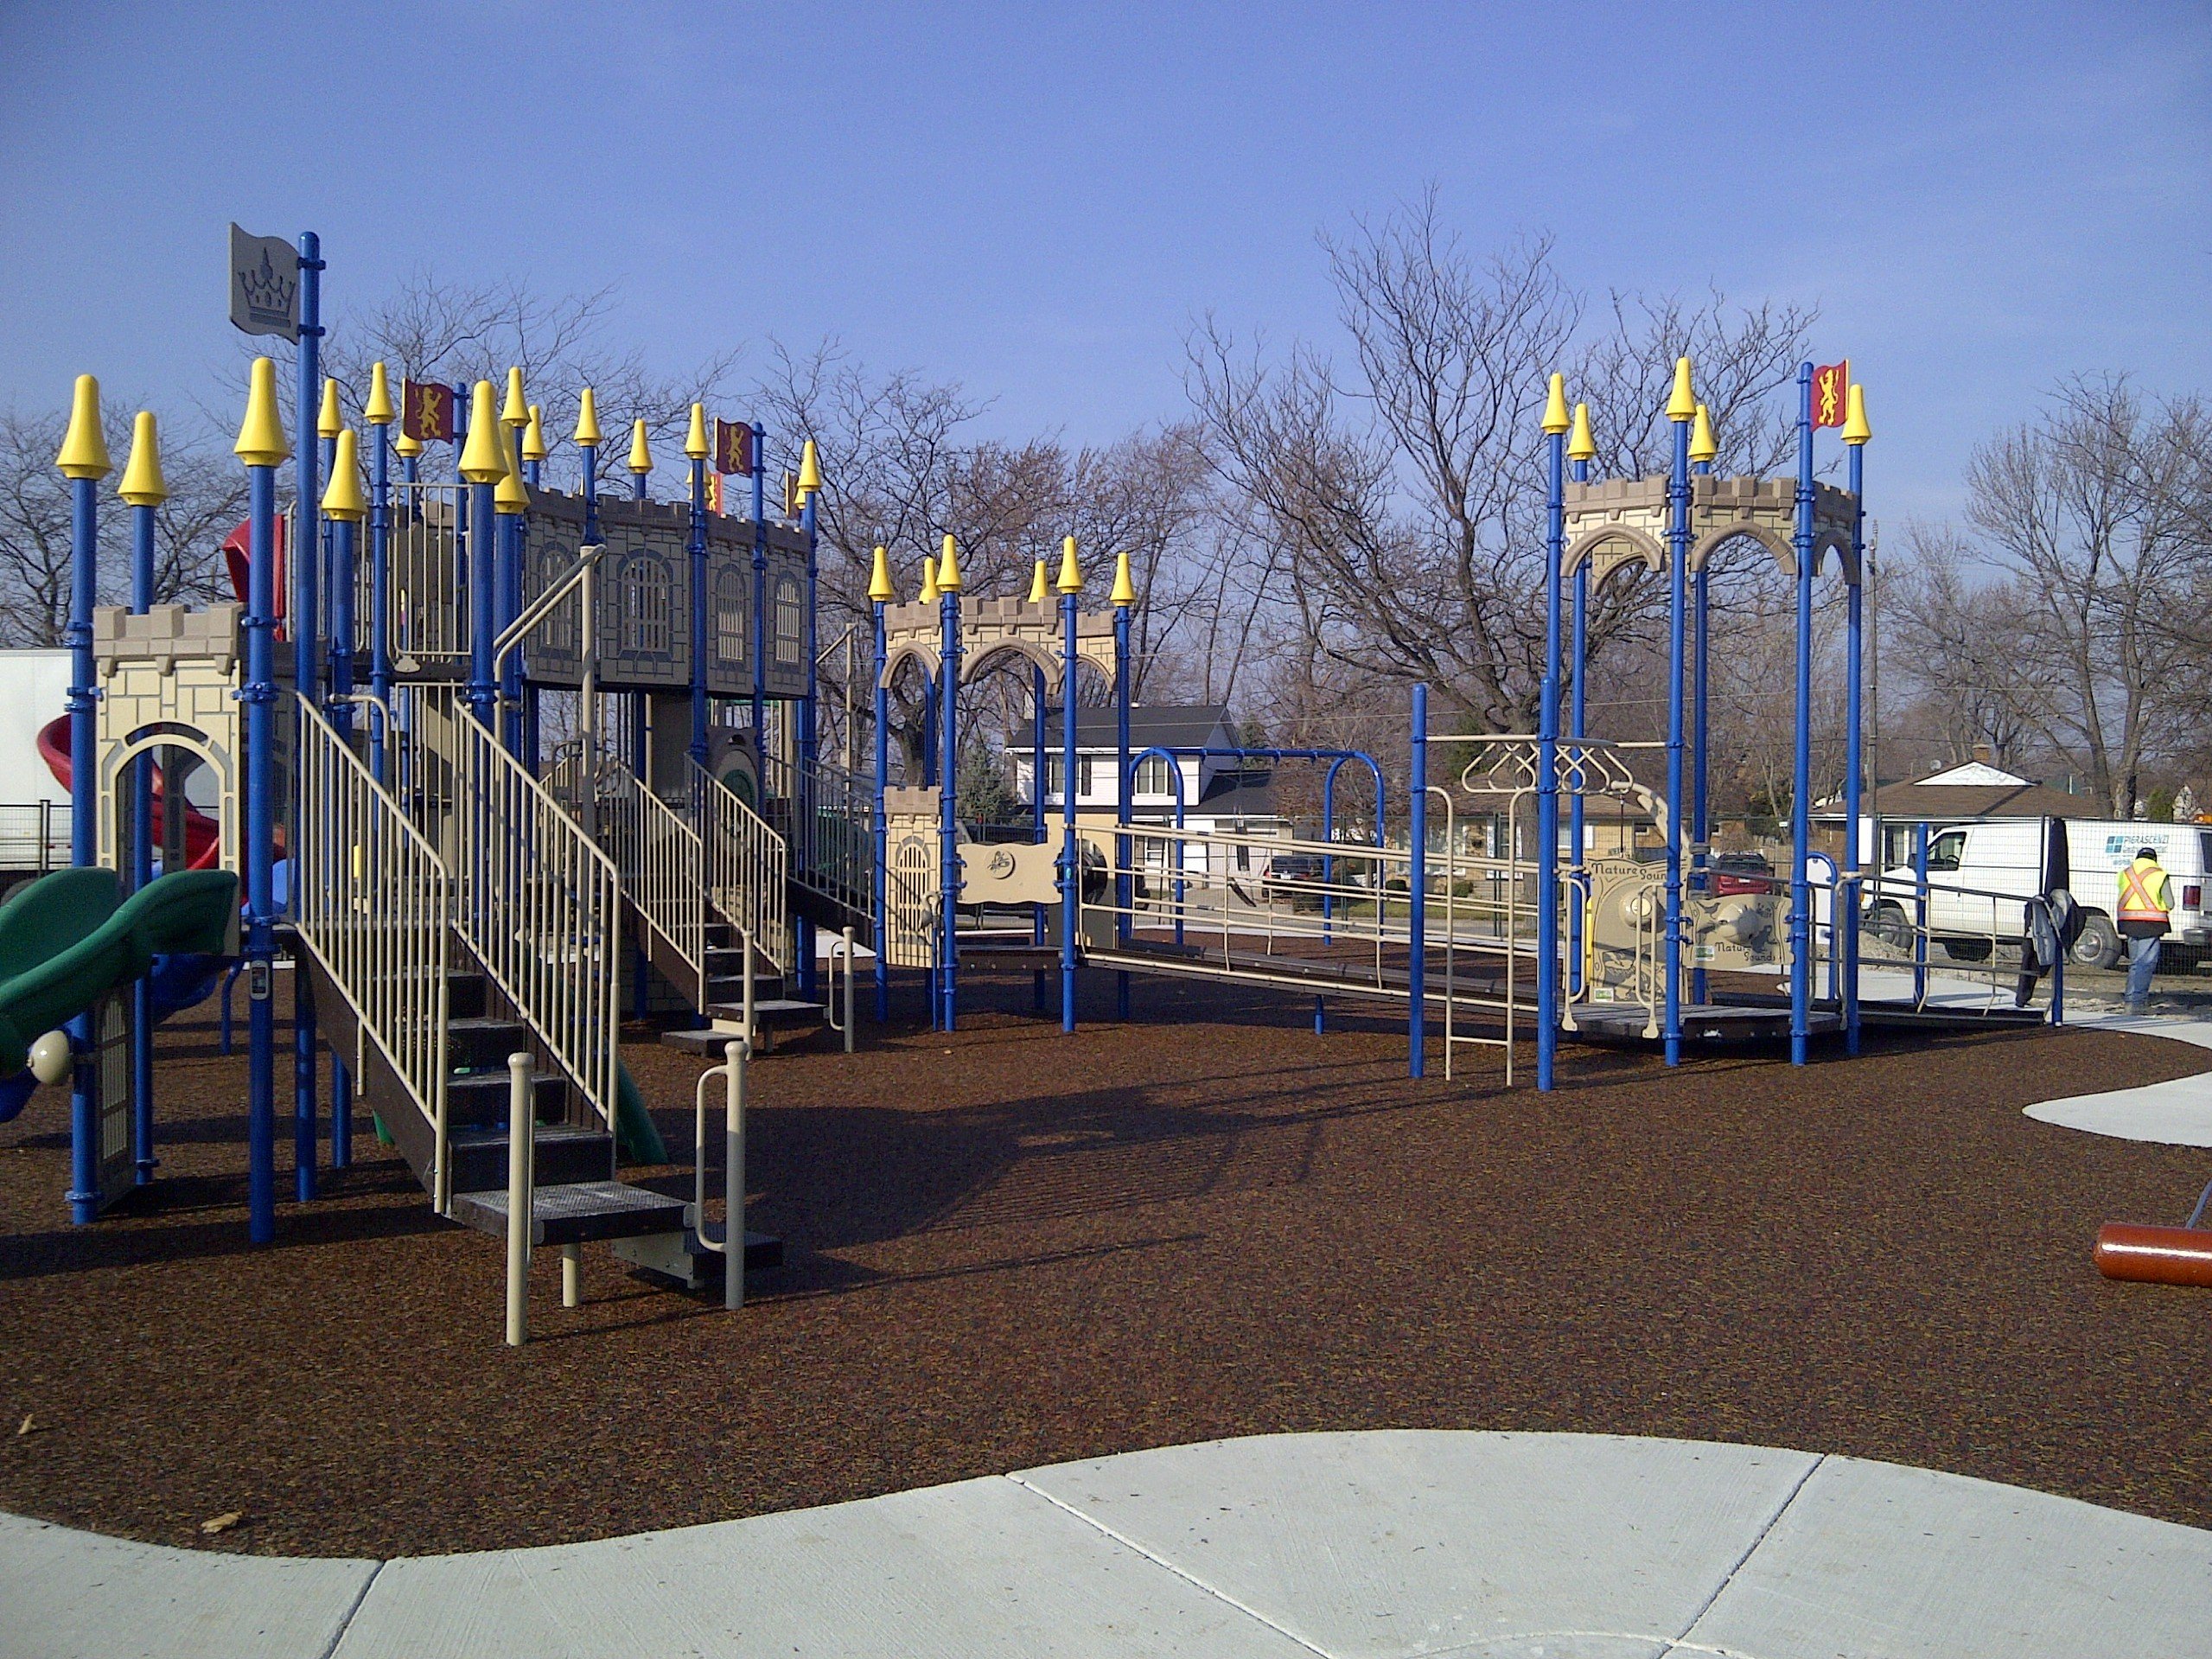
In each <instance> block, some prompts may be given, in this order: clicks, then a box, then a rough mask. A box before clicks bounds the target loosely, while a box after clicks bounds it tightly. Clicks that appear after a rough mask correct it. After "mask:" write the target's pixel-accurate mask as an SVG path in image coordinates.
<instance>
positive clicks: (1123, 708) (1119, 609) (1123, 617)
mask: <svg viewBox="0 0 2212 1659" xmlns="http://www.w3.org/2000/svg"><path fill="white" fill-rule="evenodd" d="M1113 730H1114V740H1113V755H1114V789H1113V795H1114V800H1113V821H1114V823H1115V825H1116V826H1117V827H1118V828H1119V830H1121V831H1126V830H1127V829H1128V827H1129V607H1128V606H1127V605H1116V606H1115V607H1114V608H1113ZM1069 787H1071V788H1072V787H1074V780H1073V779H1070V780H1069ZM1130 852H1131V841H1130V838H1129V837H1128V835H1127V834H1125V833H1117V834H1116V835H1115V837H1114V838H1113V872H1114V873H1113V908H1114V917H1113V937H1114V942H1115V943H1116V944H1117V945H1119V947H1120V948H1122V949H1124V950H1126V949H1128V948H1129V935H1130V932H1131V929H1130V925H1129V924H1130V920H1131V916H1130V911H1131V908H1132V907H1133V906H1134V905H1135V903H1136V900H1137V895H1136V889H1135V883H1134V880H1133V878H1132V877H1131V871H1130V868H1129V858H1130ZM1177 937H1178V939H1180V937H1181V930H1180V929H1178V930H1177ZM1113 1017H1114V1018H1116V1019H1121V1020H1125V1019H1127V1018H1129V974H1128V971H1127V970H1126V969H1123V970H1120V971H1119V972H1117V973H1115V974H1114V976H1113Z"/></svg>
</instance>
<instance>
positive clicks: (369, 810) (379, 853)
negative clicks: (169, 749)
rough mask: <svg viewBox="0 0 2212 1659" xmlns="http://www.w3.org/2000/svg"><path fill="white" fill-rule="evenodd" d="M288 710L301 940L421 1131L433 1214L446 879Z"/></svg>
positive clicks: (430, 852) (320, 725)
mask: <svg viewBox="0 0 2212 1659" xmlns="http://www.w3.org/2000/svg"><path fill="white" fill-rule="evenodd" d="M298 713H299V726H298V731H299V744H300V754H299V760H300V807H301V810H300V812H299V813H298V814H297V815H296V821H297V823H298V825H299V831H298V836H299V842H298V846H297V848H296V856H297V858H298V863H297V865H296V883H297V889H298V894H299V916H298V920H299V931H300V937H301V939H302V941H304V942H305V944H306V946H307V948H309V950H310V951H312V952H314V954H315V956H316V960H318V961H319V962H321V963H322V968H323V971H324V972H325V973H327V974H328V975H329V977H330V979H331V982H332V983H333V984H335V986H337V987H338V989H339V991H340V992H341V994H342V995H343V996H344V997H345V999H346V1000H347V1003H348V1004H349V1005H351V1006H352V1008H353V1011H354V1018H355V1019H356V1020H357V1021H358V1022H359V1023H360V1028H361V1030H363V1031H364V1032H366V1033H367V1036H368V1037H369V1040H370V1041H371V1042H373V1043H375V1044H376V1046H377V1049H378V1050H379V1052H381V1053H382V1054H383V1056H384V1058H385V1062H386V1064H387V1065H388V1066H390V1068H391V1069H392V1074H393V1075H395V1076H396V1077H397V1078H398V1080H399V1084H400V1086H401V1087H402V1088H405V1090H406V1091H407V1093H408V1095H409V1097H410V1098H411V1100H412V1101H413V1102H414V1104H415V1107H416V1108H417V1109H418V1110H419V1111H420V1112H421V1113H422V1114H423V1116H424V1119H426V1120H428V1121H429V1122H430V1125H431V1126H432V1129H433V1131H434V1133H435V1134H436V1138H437V1151H436V1160H437V1161H436V1164H435V1170H436V1175H435V1177H434V1179H433V1182H432V1196H433V1198H434V1200H435V1202H436V1203H437V1208H438V1209H439V1210H440V1212H441V1213H442V1212H443V1211H444V1210H445V1209H447V1208H448V1207H449V1203H450V1201H451V1198H452V1190H451V1170H450V1168H449V1160H448V1158H447V1121H446V1094H445V1089H446V1078H447V1075H448V1074H449V1069H450V1067H449V1061H448V1057H447V1054H446V1041H445V1038H446V974H447V968H448V967H449V961H448V950H449V945H448V933H447V928H448V923H449V921H450V919H451V884H450V880H449V877H448V876H447V873H446V870H445V866H444V865H443V863H442V862H441V861H440V860H439V858H438V856H437V849H436V848H435V847H433V846H432V845H430V841H429V840H428V839H426V838H425V837H424V835H423V833H422V832H421V831H420V830H418V829H417V828H416V826H414V825H413V824H412V823H411V822H410V821H409V820H408V816H407V814H406V813H405V811H404V810H403V809H402V808H401V807H400V805H399V803H398V801H397V800H396V799H394V798H393V796H392V794H391V792H390V791H389V790H387V789H386V788H384V786H383V785H381V784H379V782H377V781H376V779H375V777H374V775H373V774H372V773H371V772H370V770H369V769H368V767H367V765H365V764H364V763H362V761H361V759H360V756H358V755H356V754H355V753H354V750H353V749H352V747H351V746H350V745H348V744H347V742H346V740H345V739H344V738H342V737H340V736H339V735H338V732H337V731H336V729H335V728H334V727H333V726H332V725H331V724H330V723H329V721H328V720H327V719H325V718H323V716H322V711H320V710H318V709H316V706H315V705H313V704H312V703H311V702H309V701H308V700H307V699H304V698H301V699H299V709H298Z"/></svg>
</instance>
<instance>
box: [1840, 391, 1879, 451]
mask: <svg viewBox="0 0 2212 1659" xmlns="http://www.w3.org/2000/svg"><path fill="white" fill-rule="evenodd" d="M1842 436H1843V441H1844V442H1845V443H1849V444H1852V445H1854V446H1855V445H1858V444H1860V443H1865V442H1866V441H1867V440H1868V439H1869V438H1871V437H1873V436H1874V429H1873V428H1872V427H1871V426H1869V425H1868V424H1866V388H1865V387H1864V386H1860V385H1859V384H1858V381H1856V380H1853V381H1852V383H1851V396H1850V398H1849V399H1848V400H1847V401H1846V402H1845V405H1844V424H1843V434H1842Z"/></svg>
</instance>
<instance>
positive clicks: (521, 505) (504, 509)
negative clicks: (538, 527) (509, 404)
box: [492, 427, 530, 516]
mask: <svg viewBox="0 0 2212 1659" xmlns="http://www.w3.org/2000/svg"><path fill="white" fill-rule="evenodd" d="M509 434H512V436H510V435H509ZM521 437H522V434H521V432H520V431H519V430H518V429H516V428H513V427H510V428H508V430H507V432H503V433H501V434H500V459H501V460H502V461H504V462H506V463H507V470H506V471H505V472H503V473H501V474H500V481H499V482H498V483H497V484H495V485H494V486H493V488H492V511H493V512H494V513H504V514H508V515H509V516H512V515H513V514H517V513H527V512H528V511H529V510H530V488H529V486H528V485H526V484H525V483H524V482H522V457H521V456H520V455H519V454H517V453H516V452H515V445H516V443H519V442H520V440H521Z"/></svg>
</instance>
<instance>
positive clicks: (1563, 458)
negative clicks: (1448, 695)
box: [1446, 374, 1568, 1089]
mask: <svg viewBox="0 0 2212 1659" xmlns="http://www.w3.org/2000/svg"><path fill="white" fill-rule="evenodd" d="M1567 425H1568V421H1567V399H1566V390H1565V384H1564V382H1563V380H1562V377H1560V376H1559V375H1557V374H1554V375H1553V376H1552V392H1551V398H1550V399H1549V401H1548V403H1547V404H1546V408H1545V412H1544V433H1545V443H1544V450H1545V472H1544V479H1545V496H1544V507H1545V526H1544V675H1543V680H1542V683H1541V686H1539V697H1538V710H1537V717H1536V1087H1537V1088H1539V1089H1548V1088H1551V1087H1552V1065H1553V1062H1554V1061H1555V1059H1556V1057H1557V1055H1558V1052H1559V565H1560V562H1561V559H1562V558H1563V557H1564V555H1565V549H1566V537H1567V509H1566V463H1567ZM1449 856H1450V849H1446V857H1447V858H1449ZM1507 948H1508V949H1511V948H1512V943H1511V941H1508V945H1507Z"/></svg>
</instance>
